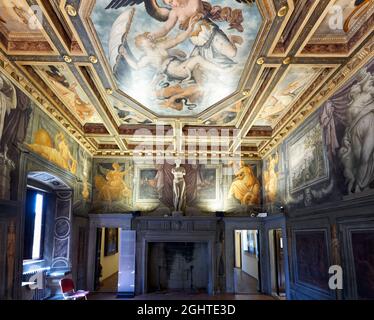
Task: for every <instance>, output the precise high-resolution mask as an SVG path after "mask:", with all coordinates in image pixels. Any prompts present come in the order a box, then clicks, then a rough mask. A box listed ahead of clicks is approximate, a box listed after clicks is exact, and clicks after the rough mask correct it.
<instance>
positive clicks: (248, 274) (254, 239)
mask: <svg viewBox="0 0 374 320" xmlns="http://www.w3.org/2000/svg"><path fill="white" fill-rule="evenodd" d="M234 237H235V241H234V243H235V249H234V252H235V264H234V291H235V294H257V293H258V292H259V291H260V281H261V279H260V274H261V273H260V259H259V232H258V230H235V231H234Z"/></svg>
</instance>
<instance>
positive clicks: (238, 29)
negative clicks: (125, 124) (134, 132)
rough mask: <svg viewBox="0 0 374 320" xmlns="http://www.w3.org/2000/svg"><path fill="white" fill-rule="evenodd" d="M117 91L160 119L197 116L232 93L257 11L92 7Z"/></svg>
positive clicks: (193, 0)
mask: <svg viewBox="0 0 374 320" xmlns="http://www.w3.org/2000/svg"><path fill="white" fill-rule="evenodd" d="M92 20H93V24H94V26H95V28H96V31H97V33H98V36H99V39H100V41H101V44H102V46H103V49H104V52H105V53H106V56H107V59H108V62H109V65H110V67H111V69H112V70H111V71H112V72H113V75H114V78H115V79H116V81H117V84H118V87H119V88H120V89H121V90H122V91H123V92H124V93H125V94H126V95H128V96H130V97H131V98H134V99H136V100H137V101H139V102H140V103H141V104H142V105H144V106H145V107H147V108H149V109H150V110H151V111H152V112H155V113H157V114H159V115H166V116H170V115H181V116H183V115H184V116H190V115H196V114H199V113H200V112H202V111H204V110H205V109H207V108H208V107H210V106H212V105H214V104H216V103H218V102H219V101H220V100H222V99H223V98H225V97H226V96H228V95H230V94H232V93H233V92H234V91H235V90H236V89H237V87H238V84H239V81H240V77H241V74H242V71H243V69H244V66H245V64H246V62H247V59H248V57H249V54H250V52H251V49H252V46H253V43H254V41H255V38H256V36H257V33H258V31H259V29H260V26H261V22H262V19H261V15H260V13H259V10H258V8H257V6H256V5H255V4H254V5H247V4H243V3H238V2H230V4H229V5H228V4H227V2H226V1H222V0H212V1H209V2H207V1H201V0H159V1H157V0H150V1H143V0H136V1H129V0H122V1H118V0H113V1H100V2H97V3H96V6H95V9H94V11H93V14H92Z"/></svg>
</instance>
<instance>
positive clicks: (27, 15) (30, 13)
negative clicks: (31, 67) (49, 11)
mask: <svg viewBox="0 0 374 320" xmlns="http://www.w3.org/2000/svg"><path fill="white" fill-rule="evenodd" d="M0 47H1V48H3V49H4V51H5V52H7V53H8V54H26V55H34V54H58V51H57V50H56V48H55V47H54V45H53V43H52V41H51V40H50V39H49V36H48V35H47V32H46V30H45V29H44V26H43V12H42V9H41V8H40V7H39V6H38V5H36V4H35V5H30V4H29V3H28V2H27V1H26V0H12V1H1V2H0Z"/></svg>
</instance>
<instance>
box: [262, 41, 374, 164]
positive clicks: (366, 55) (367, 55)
mask: <svg viewBox="0 0 374 320" xmlns="http://www.w3.org/2000/svg"><path fill="white" fill-rule="evenodd" d="M373 57H374V39H370V40H369V41H368V43H367V44H366V45H365V46H364V47H363V48H362V49H361V50H360V51H359V52H358V53H357V54H355V55H354V56H353V58H352V59H351V60H350V61H349V62H348V63H347V64H346V65H345V66H344V67H343V68H342V69H341V70H340V71H339V72H338V73H337V74H336V75H335V76H334V78H333V79H331V80H330V81H329V82H328V83H326V84H325V85H324V87H323V88H322V89H321V90H320V91H319V92H318V93H317V94H316V95H315V96H314V97H313V98H312V100H311V101H310V102H309V103H306V104H305V105H304V106H303V107H302V108H301V109H300V111H299V112H298V113H297V114H295V115H294V116H293V117H292V118H291V119H290V120H289V122H288V123H286V124H285V125H284V127H283V128H282V129H280V130H279V131H278V132H277V133H276V134H275V136H274V137H273V138H272V139H271V140H270V141H269V142H266V143H265V144H264V145H263V146H261V148H260V150H259V151H260V156H261V157H262V158H264V157H266V156H268V155H269V154H270V153H271V152H272V151H273V150H274V149H275V148H276V147H277V146H278V145H279V144H280V143H281V142H282V141H283V140H284V139H285V138H286V137H287V136H288V135H290V134H291V133H292V132H293V131H294V130H295V129H296V128H298V127H299V126H300V125H301V124H302V122H303V121H304V120H305V119H306V118H307V117H308V116H309V115H311V114H312V113H313V112H315V111H316V110H317V109H318V108H319V107H321V106H322V105H323V103H325V102H326V101H327V100H328V99H329V98H330V97H331V96H333V95H334V94H335V93H336V92H337V91H338V90H339V89H340V88H341V87H342V86H343V85H344V84H345V83H346V82H347V81H348V80H349V79H350V78H351V77H352V76H354V75H355V74H356V72H357V71H358V70H359V69H360V68H362V67H363V66H364V65H365V64H366V63H367V62H368V61H369V60H370V59H371V58H373Z"/></svg>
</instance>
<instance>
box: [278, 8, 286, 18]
mask: <svg viewBox="0 0 374 320" xmlns="http://www.w3.org/2000/svg"><path fill="white" fill-rule="evenodd" d="M287 12H288V6H284V7H282V8H280V9H279V11H278V17H284V16H285V15H286V14H287Z"/></svg>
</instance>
